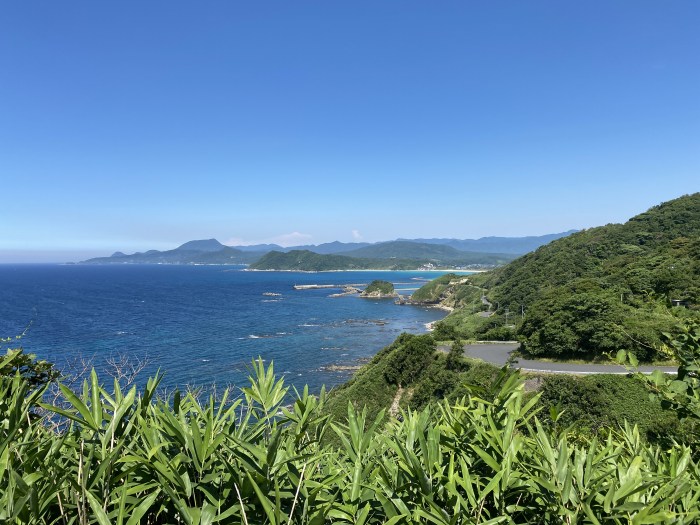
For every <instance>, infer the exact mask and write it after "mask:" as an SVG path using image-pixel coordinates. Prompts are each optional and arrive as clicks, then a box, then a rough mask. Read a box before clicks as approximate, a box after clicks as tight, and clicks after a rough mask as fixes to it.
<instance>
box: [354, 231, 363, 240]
mask: <svg viewBox="0 0 700 525" xmlns="http://www.w3.org/2000/svg"><path fill="white" fill-rule="evenodd" d="M352 240H353V241H361V240H362V234H361V233H360V230H352Z"/></svg>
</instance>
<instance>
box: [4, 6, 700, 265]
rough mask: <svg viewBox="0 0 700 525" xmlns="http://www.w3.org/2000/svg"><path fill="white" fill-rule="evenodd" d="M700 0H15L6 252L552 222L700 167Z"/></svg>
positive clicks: (51, 256) (456, 230)
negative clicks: (568, 0)
mask: <svg viewBox="0 0 700 525" xmlns="http://www.w3.org/2000/svg"><path fill="white" fill-rule="evenodd" d="M698 27H700V2H697V1H696V0H688V1H682V0H679V1H671V2H659V1H646V0H633V1H621V0H618V1H614V0H613V1H610V0H605V1H587V2H561V1H560V0H555V1H540V0H532V1H522V2H521V1H517V2H516V1H500V0H488V1H487V0H483V1H465V0H460V1H454V2H451V1H441V2H425V1H413V0H401V1H398V0H397V1H377V0H373V1H358V0H353V1H352V2H350V1H333V2H328V1H313V2H311V1H303V0H300V1H295V2H289V1H276V0H268V1H265V2H229V1H223V0H220V1H216V0H212V1H208V2H185V1H179V0H168V1H165V0H153V1H149V2H137V1H131V0H122V1H120V2H93V1H87V0H82V1H81V0H76V1H72V2H55V1H53V0H50V1H49V0H33V1H31V2H4V3H2V5H0V192H1V195H2V205H0V262H46V261H52V262H62V261H71V260H80V259H84V258H87V257H91V256H100V255H109V254H111V253H112V252H114V251H117V250H119V251H122V252H125V253H132V252H134V251H143V250H147V249H171V248H174V247H176V246H178V245H179V244H182V243H184V242H186V241H188V240H192V239H205V238H212V237H214V238H217V239H218V240H219V241H221V242H223V243H225V244H229V245H237V244H256V243H260V242H276V243H278V244H282V245H287V246H288V245H297V244H318V243H322V242H329V241H333V240H340V241H343V242H350V241H367V242H376V241H383V240H390V239H395V238H399V237H402V238H419V237H455V238H462V239H464V238H479V237H483V236H490V235H496V236H525V235H542V234H547V233H555V232H562V231H567V230H570V229H582V228H588V227H593V226H599V225H603V224H607V223H612V222H624V221H625V220H627V219H628V218H629V217H631V216H633V215H636V214H637V213H640V212H642V211H645V210H646V209H648V208H649V207H651V206H653V205H656V204H658V203H660V202H662V201H665V200H669V199H672V198H675V197H679V196H681V195H683V194H687V193H693V192H696V191H699V190H700V31H698Z"/></svg>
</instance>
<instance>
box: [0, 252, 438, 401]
mask: <svg viewBox="0 0 700 525" xmlns="http://www.w3.org/2000/svg"><path fill="white" fill-rule="evenodd" d="M441 273H442V272H322V273H297V272H249V271H242V270H241V269H240V268H235V267H229V266H166V265H118V266H116V265H115V266H97V265H95V266H92V265H0V337H10V336H15V335H17V334H20V333H22V331H23V330H24V329H25V327H27V325H29V324H30V323H31V326H30V328H29V330H28V331H27V334H26V335H25V336H24V337H23V338H22V340H21V345H22V346H23V348H24V349H25V351H27V352H30V353H34V354H37V355H38V356H39V357H41V358H43V359H47V360H49V361H51V362H54V363H55V364H56V365H57V366H58V367H59V368H62V367H68V366H70V363H74V362H75V360H76V358H77V357H82V358H89V359H92V361H93V363H94V365H95V366H96V368H98V369H100V368H101V367H102V366H103V365H104V363H105V362H106V361H107V360H108V359H109V358H118V357H121V356H124V355H126V356H134V357H138V358H141V359H143V358H147V360H148V362H149V364H148V367H147V368H146V369H145V370H144V371H143V373H142V374H141V376H140V379H141V380H142V381H143V380H144V379H145V378H147V376H149V375H153V374H154V373H155V372H156V371H157V370H158V369H160V370H161V371H164V372H165V378H164V381H163V383H162V385H163V386H165V387H166V388H173V387H175V386H178V387H181V388H182V387H185V386H187V385H190V386H195V385H196V386H209V385H211V384H212V383H216V384H217V385H231V384H233V385H238V386H245V385H246V384H247V380H246V378H247V376H248V374H249V372H250V363H251V360H252V359H254V358H256V357H258V356H260V357H262V358H263V359H265V360H266V361H267V362H268V363H269V362H270V361H274V366H275V371H276V372H277V373H278V374H284V375H285V380H286V382H287V383H291V384H293V385H294V386H296V387H297V388H301V387H303V386H304V385H305V384H308V385H309V387H310V388H311V390H312V391H318V390H319V389H320V387H321V385H322V384H325V385H327V386H328V387H331V386H335V385H338V384H340V383H343V382H345V381H346V380H347V379H348V378H349V377H350V375H351V374H352V372H350V371H345V372H338V371H331V370H328V369H327V367H329V366H332V365H351V366H352V365H359V364H362V363H364V362H366V360H367V359H368V358H370V357H372V356H373V355H374V354H375V353H376V352H377V351H378V350H379V349H381V348H382V347H383V346H385V345H387V344H389V343H391V342H392V341H393V340H394V339H395V338H396V337H397V336H398V335H399V334H400V333H401V332H411V333H422V332H425V324H426V323H428V322H430V321H435V320H437V319H440V318H442V317H444V315H445V313H444V312H443V311H440V310H436V309H431V308H421V307H416V306H399V305H396V304H394V302H393V300H387V299H384V300H376V299H364V298H360V297H357V296H345V297H335V298H333V297H329V295H330V294H333V293H338V292H340V290H334V289H316V290H294V289H293V285H295V284H367V283H369V282H370V281H371V280H373V279H385V280H388V281H391V282H393V283H394V284H395V286H396V288H397V289H398V291H399V293H403V294H406V295H408V294H410V293H411V292H412V291H413V290H414V289H416V288H418V287H419V286H421V285H422V284H423V283H424V282H425V280H428V279H432V278H434V277H437V276H438V275H440V274H441ZM271 294H279V295H271ZM6 346H7V345H6ZM3 351H4V349H3Z"/></svg>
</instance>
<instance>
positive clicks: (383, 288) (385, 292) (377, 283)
mask: <svg viewBox="0 0 700 525" xmlns="http://www.w3.org/2000/svg"><path fill="white" fill-rule="evenodd" d="M394 294H395V291H394V285H393V284H391V283H390V282H389V281H382V280H381V279H375V280H374V281H372V282H371V283H369V284H368V285H367V287H366V288H365V289H364V290H362V295H363V296H368V295H380V296H392V295H394Z"/></svg>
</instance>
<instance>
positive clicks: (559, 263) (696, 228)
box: [418, 193, 700, 359]
mask: <svg viewBox="0 0 700 525" xmlns="http://www.w3.org/2000/svg"><path fill="white" fill-rule="evenodd" d="M421 293H422V292H421ZM418 295H419V296H420V293H419V294H418ZM482 297H484V298H485V300H486V301H487V302H490V303H491V305H492V306H491V307H490V309H491V311H492V313H493V315H491V316H488V317H487V316H484V315H483V314H479V313H478V310H480V309H481V308H482V306H483V304H484V301H483V300H482ZM442 300H443V301H446V302H447V303H449V305H450V306H455V307H457V311H455V312H454V313H453V314H452V315H451V316H450V317H449V318H448V319H446V321H445V323H446V324H448V325H451V326H453V327H455V328H457V329H458V330H459V331H461V332H462V334H463V335H465V336H469V337H484V336H491V337H494V338H512V337H513V336H514V335H517V337H518V338H519V339H520V340H521V341H522V342H523V345H524V349H525V351H527V352H528V353H530V354H532V355H549V356H581V357H593V356H599V355H601V354H602V353H603V352H611V351H616V350H618V349H630V350H634V351H635V352H636V353H637V354H638V355H639V357H641V358H643V359H653V358H657V357H662V356H659V349H660V348H661V344H660V340H659V334H660V333H661V332H663V331H667V330H670V329H671V327H672V326H673V325H674V324H675V323H676V321H677V319H676V318H677V317H698V315H699V310H698V304H700V193H696V194H693V195H687V196H684V197H681V198H678V199H675V200H672V201H669V202H666V203H663V204H661V205H659V206H655V207H654V208H652V209H650V210H649V211H647V212H645V213H642V214H640V215H638V216H636V217H633V218H632V219H630V220H629V221H628V222H626V223H625V224H609V225H607V226H602V227H598V228H591V229H589V230H585V231H581V232H579V233H575V234H573V235H571V236H568V237H565V238H563V239H559V240H556V241H554V242H552V243H551V244H548V245H546V246H543V247H541V248H539V249H538V250H536V251H535V252H532V253H529V254H527V255H524V256H523V257H521V258H519V259H517V260H515V261H513V262H512V263H510V264H508V265H506V266H503V267H501V268H497V269H495V270H493V271H490V272H487V273H485V274H481V275H474V276H470V277H469V279H468V280H467V282H464V283H460V284H454V285H452V286H451V287H450V289H449V290H447V291H446V292H445V291H443V298H442Z"/></svg>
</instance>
